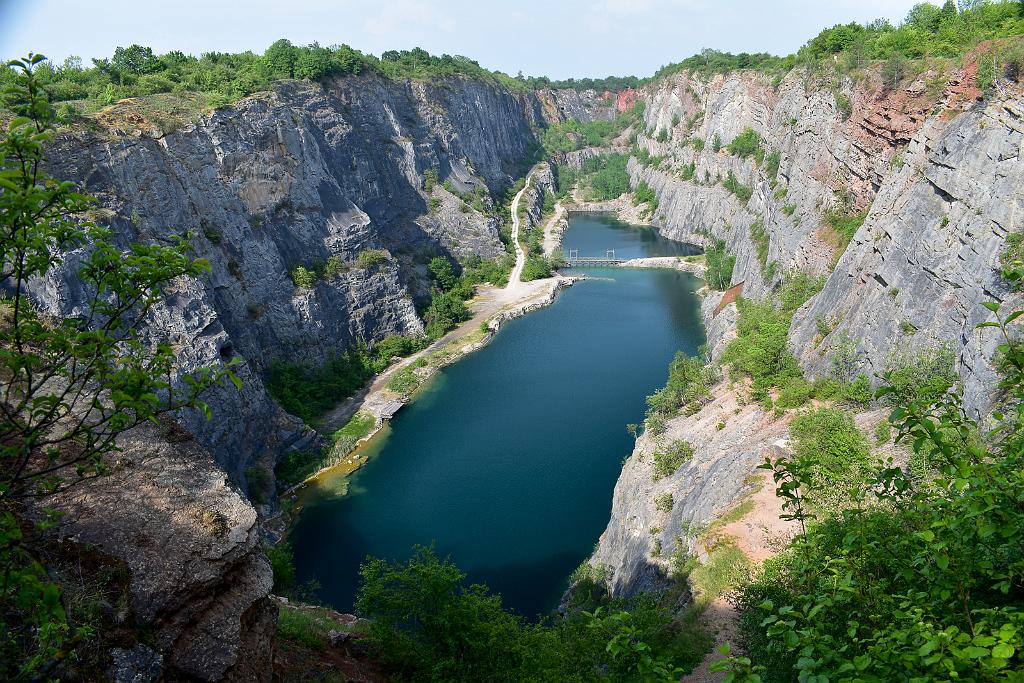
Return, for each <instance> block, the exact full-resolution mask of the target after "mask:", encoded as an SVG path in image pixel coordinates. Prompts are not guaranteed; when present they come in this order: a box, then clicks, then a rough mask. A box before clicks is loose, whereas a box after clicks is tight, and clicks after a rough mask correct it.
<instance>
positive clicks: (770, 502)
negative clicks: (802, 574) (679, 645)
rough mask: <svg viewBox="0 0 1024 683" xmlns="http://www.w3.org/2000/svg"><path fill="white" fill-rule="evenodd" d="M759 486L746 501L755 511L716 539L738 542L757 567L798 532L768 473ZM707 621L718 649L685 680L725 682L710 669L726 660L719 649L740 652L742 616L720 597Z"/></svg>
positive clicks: (709, 608) (707, 612)
mask: <svg viewBox="0 0 1024 683" xmlns="http://www.w3.org/2000/svg"><path fill="white" fill-rule="evenodd" d="M756 485H757V486H759V488H758V489H757V490H755V491H754V493H752V494H750V496H748V497H747V498H746V499H745V500H746V501H749V502H750V503H752V504H753V507H752V509H751V510H750V511H749V512H748V513H747V514H745V515H743V517H741V518H740V519H738V520H736V521H735V522H731V523H729V524H726V525H725V526H723V527H722V528H721V529H719V530H718V531H717V532H716V533H715V536H716V538H719V539H724V538H728V539H730V540H731V541H732V542H734V543H735V544H736V546H737V547H739V549H740V550H742V551H743V553H744V554H745V555H746V556H747V559H748V560H750V563H751V564H754V565H756V564H760V563H761V562H764V561H765V560H766V559H768V558H769V557H771V556H772V555H774V554H775V553H777V552H779V550H781V549H782V548H784V547H785V545H786V544H787V543H788V542H789V539H790V538H792V536H793V535H795V534H796V531H797V525H796V523H795V522H784V521H782V520H781V519H779V515H780V514H781V513H782V500H781V499H780V498H778V497H777V496H776V495H775V486H774V484H773V483H772V481H771V478H770V477H769V476H768V475H767V474H759V475H758V477H757V483H756ZM703 620H704V624H705V625H706V626H707V628H708V630H709V631H710V632H711V633H712V634H713V635H714V638H715V646H714V649H712V651H711V652H709V653H708V654H707V655H705V657H704V661H702V662H701V663H700V664H699V665H698V666H697V668H696V669H694V670H693V671H692V672H690V673H689V674H687V675H686V676H684V677H683V679H682V680H683V681H685V682H686V683H716V682H717V681H721V680H722V679H723V678H724V674H720V673H712V672H711V670H710V667H711V664H712V663H714V662H716V661H718V660H719V659H721V658H722V655H720V654H718V648H719V647H720V646H721V645H723V644H725V643H728V644H729V647H730V648H731V650H732V654H736V652H737V650H736V639H737V632H738V629H739V615H738V614H737V613H736V607H735V606H734V605H733V604H732V603H731V602H730V601H729V599H728V598H727V597H725V596H720V597H718V598H716V599H715V600H714V601H713V602H712V603H711V604H710V605H708V606H707V608H705V610H704V615H703Z"/></svg>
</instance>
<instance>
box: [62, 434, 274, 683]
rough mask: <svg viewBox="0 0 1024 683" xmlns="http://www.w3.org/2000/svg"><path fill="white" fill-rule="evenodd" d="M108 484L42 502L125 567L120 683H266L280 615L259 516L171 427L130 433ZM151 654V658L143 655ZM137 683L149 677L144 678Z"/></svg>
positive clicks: (72, 532) (71, 534) (74, 534)
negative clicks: (128, 639)
mask: <svg viewBox="0 0 1024 683" xmlns="http://www.w3.org/2000/svg"><path fill="white" fill-rule="evenodd" d="M119 445H120V446H121V447H122V448H123V449H124V450H123V452H122V454H121V455H120V456H119V457H118V459H117V461H116V462H115V463H114V469H113V471H112V472H111V473H110V474H109V475H107V476H104V477H100V478H98V479H93V480H90V481H87V482H86V483H84V484H81V485H78V486H75V487H72V488H71V489H69V490H67V491H66V492H64V493H61V494H58V495H57V496H54V497H52V498H48V499H47V500H46V505H47V507H49V508H54V509H56V510H58V511H59V512H61V513H63V514H62V523H61V525H60V528H59V533H60V534H61V535H62V536H64V537H68V538H70V539H72V540H74V541H76V542H78V543H83V544H88V545H90V546H93V547H95V548H96V549H97V550H98V551H99V552H101V553H104V554H106V555H109V556H112V557H114V558H116V559H117V560H120V561H121V562H123V563H124V564H125V565H126V566H127V568H128V570H129V572H130V574H131V588H130V598H131V605H130V606H131V613H132V618H133V619H134V622H135V624H134V625H135V628H136V630H137V631H138V632H140V633H148V634H151V640H149V641H148V642H149V645H151V646H152V648H154V649H155V652H153V650H149V649H148V648H147V646H145V645H139V646H137V647H136V648H134V649H132V650H118V651H115V652H114V653H112V657H113V667H114V668H113V672H114V673H115V674H117V673H118V672H120V675H121V680H158V679H157V678H156V677H150V674H152V673H153V672H154V671H159V672H161V673H162V675H163V677H164V679H165V680H199V681H222V680H224V681H265V680H269V679H270V671H271V660H272V656H273V636H274V632H275V627H276V623H277V607H276V605H274V604H273V603H272V602H271V601H270V600H269V598H268V594H269V593H270V589H271V584H272V576H271V569H270V564H269V562H268V561H267V559H266V557H265V556H264V554H263V552H262V550H261V548H260V544H259V534H258V527H257V519H256V511H255V510H254V509H253V508H252V506H251V505H250V504H249V503H248V501H246V499H245V497H244V496H243V495H242V493H241V492H240V491H239V490H238V489H236V488H234V487H232V486H231V485H230V484H229V483H228V481H227V479H226V477H225V475H224V473H223V471H221V470H220V469H219V468H218V467H217V466H216V464H215V463H214V461H213V459H212V458H211V457H210V455H209V454H208V453H207V452H206V451H204V450H203V449H202V448H200V447H199V446H198V445H197V444H196V443H195V442H194V441H193V440H192V439H191V438H190V437H189V435H188V434H187V433H185V432H184V431H183V430H182V429H181V428H180V427H178V426H177V425H176V424H174V423H173V422H171V421H167V422H165V423H164V424H163V425H162V426H161V427H156V426H147V427H142V428H139V429H136V430H134V431H133V432H130V433H128V434H127V435H125V436H124V437H123V438H122V439H121V442H120V444H119ZM147 650H148V651H147ZM137 676H142V677H141V678H137Z"/></svg>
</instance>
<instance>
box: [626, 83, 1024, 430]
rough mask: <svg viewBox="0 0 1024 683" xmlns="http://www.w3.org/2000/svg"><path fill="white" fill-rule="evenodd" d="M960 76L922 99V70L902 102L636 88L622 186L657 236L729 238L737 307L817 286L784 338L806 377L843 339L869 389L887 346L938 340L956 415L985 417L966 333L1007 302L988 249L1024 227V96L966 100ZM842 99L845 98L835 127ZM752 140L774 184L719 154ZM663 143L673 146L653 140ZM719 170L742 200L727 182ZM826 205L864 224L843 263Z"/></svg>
mask: <svg viewBox="0 0 1024 683" xmlns="http://www.w3.org/2000/svg"><path fill="white" fill-rule="evenodd" d="M970 68H971V67H970V66H969V67H968V68H967V69H965V70H963V71H958V72H955V73H952V74H949V75H947V77H946V81H945V84H946V89H945V90H944V91H943V92H941V93H939V94H933V95H928V94H927V92H926V90H927V89H926V88H925V83H926V82H927V81H929V80H935V79H936V78H938V77H939V76H938V75H937V74H934V73H925V74H922V76H921V77H920V78H919V79H918V80H917V81H915V82H913V83H911V84H909V85H908V86H906V87H905V88H904V89H902V90H898V91H885V90H883V89H882V88H881V87H880V85H879V84H878V83H877V81H874V82H873V81H871V79H870V78H869V79H868V80H866V81H864V82H862V83H860V84H857V85H855V84H853V83H852V82H849V81H845V82H843V84H842V90H841V91H833V90H831V89H829V88H828V87H825V84H822V83H817V82H815V81H814V80H813V79H809V78H808V77H807V76H806V75H804V74H803V73H802V72H800V71H799V70H796V71H793V72H791V73H790V74H789V75H788V76H786V78H785V79H783V80H782V81H781V82H780V83H778V84H777V87H776V88H773V87H772V86H771V84H769V83H768V82H767V79H765V78H764V77H761V76H759V75H756V74H751V73H736V74H730V75H727V76H721V75H720V76H715V77H713V78H712V79H711V80H710V81H708V82H702V81H700V80H699V79H694V78H693V77H692V76H691V75H689V74H687V73H683V74H681V75H678V76H675V77H670V78H668V79H666V80H665V81H663V82H661V83H659V84H655V85H652V86H650V88H649V90H647V91H645V92H644V93H643V94H644V96H645V97H646V98H647V101H648V106H647V109H646V113H645V126H646V131H645V133H642V134H641V135H640V136H639V144H640V145H641V146H642V147H643V148H644V149H646V150H647V151H648V152H649V154H651V155H653V156H655V157H656V159H655V161H654V162H648V163H646V164H644V163H641V162H640V161H639V160H638V159H635V158H634V159H633V160H631V161H630V165H629V170H630V174H631V176H632V179H633V182H634V183H637V182H640V181H643V182H646V183H647V184H648V185H650V186H651V187H652V188H653V189H654V190H655V192H656V193H657V195H658V199H659V208H658V211H657V212H656V215H655V217H654V220H653V223H654V224H655V225H656V226H658V228H659V230H660V231H661V232H662V233H663V234H665V235H666V236H668V237H673V238H676V239H680V240H683V241H688V242H697V243H700V242H702V241H704V242H706V241H707V240H708V239H721V240H723V241H724V242H725V244H726V249H727V250H728V251H729V252H730V253H731V254H733V255H734V256H735V257H736V267H735V269H734V271H733V283H734V284H735V283H741V282H742V283H743V295H744V296H747V297H753V298H763V297H765V296H767V294H768V293H769V292H770V291H771V290H773V289H775V288H777V287H778V286H779V284H780V283H781V281H782V279H783V278H784V277H785V275H786V273H787V272H789V271H792V270H797V269H799V270H803V271H810V272H813V273H820V274H822V275H827V276H828V281H827V284H826V286H825V292H824V293H823V294H822V295H820V296H819V297H817V298H816V299H813V300H812V301H811V303H809V304H808V306H807V307H806V308H805V309H804V310H803V311H801V312H799V313H798V314H797V316H796V318H795V320H794V324H793V329H792V330H791V335H790V336H791V342H792V347H793V350H794V352H795V353H796V354H797V356H798V358H799V359H800V361H801V363H802V365H803V366H804V368H805V369H806V370H807V371H808V372H809V373H810V374H811V375H813V376H820V375H823V374H826V373H827V372H829V371H831V356H830V351H831V350H832V348H833V345H834V344H833V342H835V341H837V340H839V339H845V337H846V336H847V335H849V337H850V338H852V339H853V340H854V341H855V342H856V343H857V352H858V355H859V359H860V360H859V363H860V367H859V368H858V371H864V372H866V373H867V374H868V375H869V376H870V377H872V378H873V377H874V375H875V374H876V373H878V372H880V371H882V370H884V368H885V366H886V363H887V361H888V359H889V357H890V356H891V355H892V352H893V350H894V349H895V348H896V347H897V346H899V347H901V348H904V349H906V348H908V347H914V348H916V347H920V346H924V345H934V344H936V343H948V344H950V345H951V346H953V348H954V350H956V351H957V353H958V356H959V359H960V360H959V367H960V370H961V376H962V379H963V381H964V387H965V393H966V398H967V403H968V405H969V406H970V407H971V408H973V409H976V410H982V409H984V408H985V407H986V406H984V405H983V401H982V400H981V397H982V396H984V395H986V393H988V390H989V389H991V387H992V385H993V383H994V379H995V378H994V375H993V373H992V371H991V367H990V363H989V362H988V361H986V360H984V359H985V358H991V356H992V353H993V350H994V343H991V342H990V343H987V344H986V343H982V342H978V341H972V340H975V339H976V337H977V335H976V334H974V333H973V332H972V330H973V328H974V326H975V325H976V324H977V323H978V322H980V321H981V320H983V319H984V318H985V315H986V311H985V310H984V309H983V308H982V307H981V306H980V303H981V301H983V300H985V299H987V298H991V297H997V298H998V297H1001V296H1003V295H1004V294H1005V291H1004V288H1003V286H1002V285H1001V284H1000V281H999V276H998V272H997V271H998V254H999V252H1000V251H1001V248H1002V242H1003V238H1004V237H1005V235H1006V234H1007V233H1008V232H1011V231H1013V230H1019V229H1020V227H1021V226H1020V219H1019V218H1018V217H1017V213H1018V207H1019V206H1020V204H1021V202H1022V201H1024V194H1022V192H1021V190H1020V188H1021V187H1022V184H1021V182H1020V181H1021V174H1022V173H1024V167H1022V165H1021V164H1020V162H1019V158H1018V153H1019V150H1020V147H1021V138H1020V135H1021V134H1020V131H1021V106H1022V105H1021V102H1022V101H1024V100H1022V96H1021V91H1020V89H1019V88H1013V89H1012V90H1007V91H1006V92H1005V93H1004V94H1002V95H999V96H997V97H996V98H994V99H993V100H991V101H989V102H988V103H987V104H984V105H980V104H975V100H974V99H973V98H972V97H973V94H974V93H976V91H973V92H972V91H971V90H970V88H969V87H968V86H967V85H966V81H965V79H966V78H967V76H968V75H969V74H968V71H969V70H970ZM839 97H843V98H846V99H848V100H849V101H850V102H851V103H852V104H851V108H852V110H851V112H850V114H849V116H847V117H845V118H844V115H843V112H842V110H841V108H840V107H839V106H838V104H837V99H838V98H839ZM941 107H945V109H941V113H939V114H930V112H932V111H936V110H937V108H941ZM961 112H962V113H961ZM673 122H674V123H675V126H673ZM746 128H751V129H753V130H755V131H756V132H757V133H758V134H759V135H760V137H761V139H762V140H763V147H764V150H765V153H766V154H770V153H771V152H776V153H778V154H779V167H778V172H777V173H776V174H774V176H773V177H769V174H771V173H772V171H766V170H765V168H764V166H765V165H767V164H765V163H758V161H757V160H756V159H755V158H754V157H752V156H750V157H746V158H743V157H739V156H736V155H733V154H730V153H729V152H728V151H727V150H726V149H725V146H726V145H728V143H729V142H730V141H731V140H733V139H734V138H735V137H736V136H737V135H739V134H740V133H741V132H742V131H743V130H744V129H746ZM663 131H664V132H666V133H669V134H670V137H669V139H668V140H667V141H664V142H659V141H658V139H657V138H658V134H659V133H662V132H663ZM716 139H717V140H718V141H720V143H721V145H722V147H723V148H722V149H720V150H719V151H715V149H714V143H715V140H716ZM693 140H699V141H700V142H698V143H696V144H694V143H693ZM701 144H703V147H702V148H700V145H701ZM698 148H700V149H699V151H698ZM979 152H980V153H979ZM657 157H661V159H658V158H657ZM690 164H692V167H690V166H689V165H690ZM690 168H692V171H691V170H690ZM730 174H731V175H732V177H734V178H735V179H736V181H737V182H738V183H739V184H740V185H743V186H744V187H746V188H748V190H749V193H750V196H749V199H746V198H741V196H740V195H738V194H737V193H733V192H730V191H729V190H728V189H726V188H725V187H724V186H723V182H722V181H723V180H724V179H726V178H728V177H729V176H730ZM982 188H985V189H982ZM830 211H831V212H834V213H835V214H840V215H855V214H857V213H859V212H867V220H866V221H865V222H864V224H863V226H861V227H860V229H859V231H858V232H857V234H856V235H855V236H854V238H853V241H852V243H851V244H850V246H849V248H847V249H846V250H845V252H844V253H843V254H838V253H837V246H838V245H841V242H840V241H839V237H838V236H837V234H836V232H835V230H834V229H833V228H832V227H831V225H830V224H829V221H828V220H827V215H828V213H829V212H830ZM752 226H753V228H752ZM759 252H760V253H759ZM840 257H841V258H840ZM837 258H840V260H839V263H838V265H836V266H835V267H833V263H834V262H835V260H836V259H837ZM869 283H870V286H869ZM883 283H884V284H883ZM872 287H874V288H875V289H876V290H877V291H873V290H872ZM897 292H902V294H901V295H897ZM935 302H941V305H940V306H938V307H936V306H934V303H935ZM819 318H821V319H823V320H826V321H828V323H829V324H830V325H831V326H832V327H834V328H835V329H834V330H833V333H832V334H830V335H829V339H828V340H826V343H821V341H822V340H820V339H818V338H817V336H818V333H817V330H816V327H817V326H816V321H818V319H819ZM908 325H909V326H912V327H913V332H912V333H910V334H909V335H908V334H907V332H906V331H907V330H909V329H910V327H908ZM907 336H909V337H911V338H910V339H906V340H904V337H907Z"/></svg>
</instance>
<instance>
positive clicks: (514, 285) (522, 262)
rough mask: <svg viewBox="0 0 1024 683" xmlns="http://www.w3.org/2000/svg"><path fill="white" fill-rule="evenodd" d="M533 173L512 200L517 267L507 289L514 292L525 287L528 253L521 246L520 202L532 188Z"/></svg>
mask: <svg viewBox="0 0 1024 683" xmlns="http://www.w3.org/2000/svg"><path fill="white" fill-rule="evenodd" d="M533 173H534V172H533V171H530V173H529V175H527V176H526V183H524V184H523V189H521V190H519V192H517V193H516V196H515V197H513V198H512V204H511V206H509V211H511V212H512V246H514V247H515V250H516V265H515V266H514V267H513V268H512V273H511V275H509V276H508V284H507V285H505V289H507V290H510V291H514V290H516V289H519V287H521V286H522V285H523V283H522V282H521V281H520V276H521V275H522V274H523V267H524V266H526V252H525V251H523V246H522V245H521V244H519V200H521V199H522V198H523V193H524V192H526V190H528V189H529V187H530V181H531V180H533Z"/></svg>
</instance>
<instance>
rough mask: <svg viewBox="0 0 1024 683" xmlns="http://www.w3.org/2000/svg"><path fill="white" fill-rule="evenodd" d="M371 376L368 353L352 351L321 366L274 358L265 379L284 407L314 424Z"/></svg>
mask: <svg viewBox="0 0 1024 683" xmlns="http://www.w3.org/2000/svg"><path fill="white" fill-rule="evenodd" d="M370 375H371V368H370V362H369V359H368V357H367V356H366V354H365V353H362V352H360V351H355V350H352V351H348V352H346V353H344V354H342V355H341V356H338V357H336V358H334V359H332V360H330V361H328V362H326V363H324V364H323V365H322V366H320V367H309V366H306V365H303V364H301V363H287V362H283V361H274V362H272V363H271V364H270V368H269V369H268V370H267V374H266V376H265V378H264V379H265V383H266V386H267V391H268V392H269V393H270V395H271V396H272V397H273V398H274V400H275V401H277V402H278V404H280V406H281V407H282V408H284V409H285V410H286V411H288V412H289V413H291V414H292V415H295V416H297V417H301V418H302V419H303V420H304V421H306V422H307V423H310V422H312V421H314V420H316V419H317V418H319V417H320V416H321V415H323V414H324V413H326V412H327V411H328V410H330V409H331V408H332V407H333V406H334V405H335V404H336V403H338V402H340V401H342V400H344V399H346V398H348V397H349V396H351V395H352V394H354V393H355V392H356V391H358V390H359V389H361V388H362V387H363V386H364V385H365V384H366V381H367V380H368V379H369V378H370Z"/></svg>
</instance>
